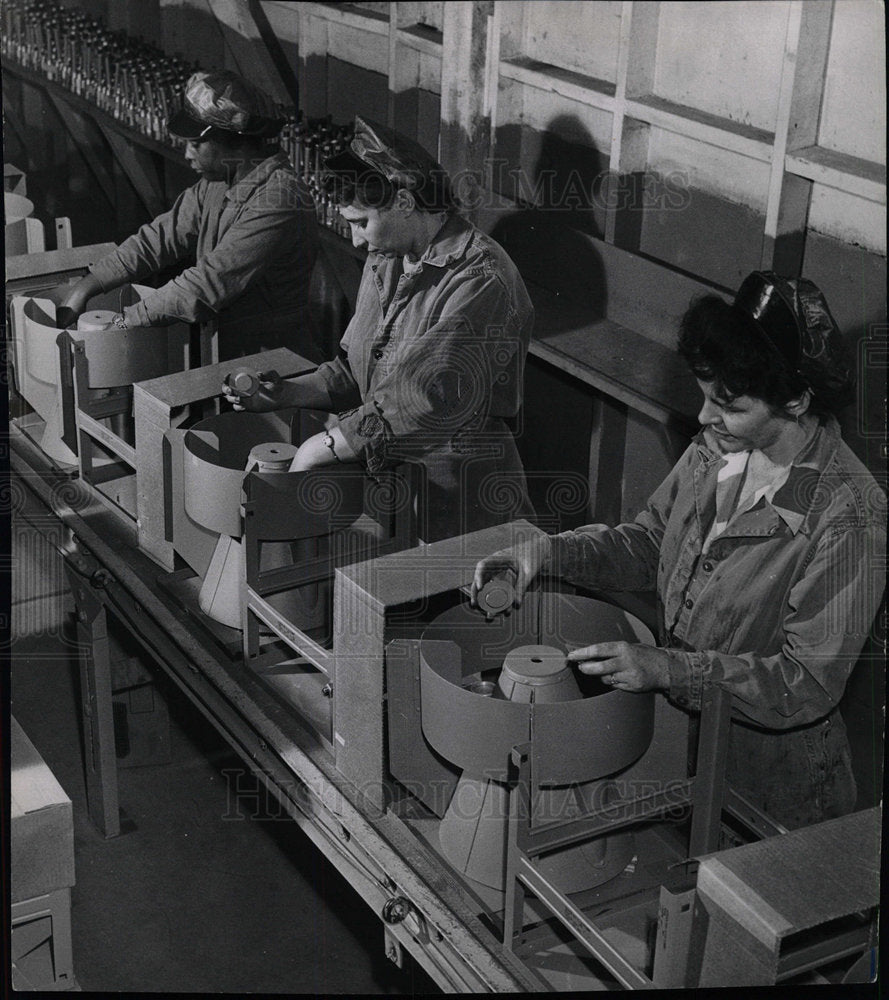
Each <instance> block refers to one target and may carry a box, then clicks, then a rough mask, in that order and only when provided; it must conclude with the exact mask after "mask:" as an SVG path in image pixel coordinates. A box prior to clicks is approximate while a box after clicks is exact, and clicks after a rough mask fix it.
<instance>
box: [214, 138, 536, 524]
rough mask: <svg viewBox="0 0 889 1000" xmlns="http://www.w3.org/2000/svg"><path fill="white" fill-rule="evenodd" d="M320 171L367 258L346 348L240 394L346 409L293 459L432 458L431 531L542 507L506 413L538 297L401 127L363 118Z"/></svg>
mask: <svg viewBox="0 0 889 1000" xmlns="http://www.w3.org/2000/svg"><path fill="white" fill-rule="evenodd" d="M324 166H325V170H326V178H325V183H326V185H327V187H328V189H329V191H330V192H331V195H332V197H333V199H334V201H335V202H336V204H337V205H338V207H339V211H340V214H341V215H342V216H343V218H344V219H345V220H346V221H347V222H348V224H349V226H350V229H351V232H352V242H353V243H354V244H355V246H356V247H362V248H366V250H367V262H366V264H365V266H364V273H363V275H362V279H361V286H360V288H359V290H358V299H357V303H356V308H355V314H354V316H353V317H352V320H351V322H350V323H349V326H348V328H347V330H346V332H345V335H344V337H343V339H342V342H341V344H340V347H341V349H342V351H341V354H340V356H339V357H337V358H335V359H333V360H332V361H329V362H327V363H325V364H323V365H321V367H320V368H318V369H317V371H315V372H312V373H310V374H307V375H301V376H299V377H298V378H296V379H292V380H290V381H281V380H277V381H266V382H264V383H263V387H262V389H261V390H260V391H259V392H256V393H255V394H253V395H252V396H250V397H249V398H248V397H244V396H238V394H237V393H235V392H233V391H232V390H231V388H230V386H228V385H225V386H223V391H224V392H225V394H226V396H227V398H228V399H229V400H230V401H231V402H232V403H234V404H235V405H236V407H240V408H244V409H250V410H268V409H280V408H282V407H290V406H299V407H305V408H312V409H318V410H322V411H325V412H327V413H331V414H338V419H337V420H336V422H335V425H331V426H330V428H329V430H328V432H326V433H321V434H317V435H315V436H314V437H311V438H309V440H308V441H306V442H305V443H304V444H303V445H302V446H301V447H300V450H299V452H298V454H297V456H296V460H295V463H294V466H293V468H294V469H295V470H304V469H310V468H315V467H317V466H320V465H329V464H332V463H335V462H354V461H357V462H360V463H362V464H363V466H364V467H365V468H366V469H367V470H368V471H369V472H371V473H374V472H377V471H380V470H382V469H385V468H388V467H392V466H394V465H397V464H399V463H401V462H412V463H415V464H416V465H418V466H420V467H422V469H423V472H424V487H423V489H422V490H421V491H420V495H419V499H420V501H421V503H422V507H421V509H420V511H419V521H420V535H421V537H422V538H423V540H424V541H427V542H432V541H436V540H438V539H442V538H448V537H451V536H453V535H462V534H465V533H466V532H470V531H476V530H478V529H480V528H485V527H488V526H490V525H493V524H499V523H503V522H506V521H509V520H512V519H513V518H516V517H523V516H527V515H530V516H533V507H532V506H531V503H530V500H529V498H528V493H527V488H526V483H525V474H524V470H523V468H522V463H521V459H520V458H519V455H518V451H517V449H516V445H515V440H514V438H513V434H512V429H511V427H510V424H509V422H510V421H511V420H512V419H513V418H515V417H516V415H517V414H518V412H519V408H520V406H521V402H522V393H523V381H524V370H525V358H526V355H527V351H528V344H529V341H530V339H531V327H532V324H533V316H534V312H533V308H532V306H531V301H530V299H529V297H528V292H527V290H526V289H525V285H524V282H523V281H522V278H521V276H520V275H519V272H518V270H517V269H516V266H515V264H514V263H513V262H512V261H511V260H510V258H509V256H508V255H507V254H506V252H505V251H504V250H503V248H502V247H501V246H500V245H499V244H497V243H496V242H495V241H494V240H492V239H491V238H490V237H488V236H486V235H485V234H484V233H482V232H481V231H479V230H478V229H476V228H475V227H474V226H473V225H472V224H471V223H470V222H468V221H467V220H466V219H464V218H462V217H461V216H460V215H459V213H458V211H457V208H458V206H457V202H456V199H455V197H454V195H453V192H452V190H451V181H450V178H449V177H448V175H447V173H445V171H444V170H443V168H442V167H441V166H440V165H439V164H438V163H437V162H436V161H435V160H434V159H433V158H432V157H431V156H430V155H429V153H427V152H426V151H425V150H424V149H423V148H422V147H421V146H419V145H418V144H417V143H416V142H414V141H413V140H411V139H409V138H407V137H406V136H403V135H400V134H399V133H397V132H395V131H393V130H392V129H389V128H387V127H386V126H383V125H380V124H378V123H376V122H371V121H369V120H367V119H364V118H356V119H355V134H354V137H353V139H352V141H351V144H350V148H349V149H348V150H346V151H344V152H342V153H338V154H336V155H335V156H334V157H331V158H330V159H328V160H327V161H326V162H325V164H324Z"/></svg>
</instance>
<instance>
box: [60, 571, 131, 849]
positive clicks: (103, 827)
mask: <svg viewBox="0 0 889 1000" xmlns="http://www.w3.org/2000/svg"><path fill="white" fill-rule="evenodd" d="M66 572H67V574H68V581H69V583H70V586H71V592H72V594H73V595H74V602H75V605H76V608H77V638H78V643H79V650H80V697H81V710H82V713H83V739H84V760H85V766H86V797H87V807H88V809H89V814H90V819H91V820H92V822H93V825H94V826H95V827H96V828H97V829H98V830H99V831H100V832H101V833H102V834H103V835H104V836H105V837H117V836H118V835H119V834H120V833H121V819H120V808H119V805H118V789H117V757H116V753H115V745H114V709H113V705H112V701H111V653H110V648H109V643H108V616H107V612H106V611H105V606H104V605H103V604H102V602H101V601H100V600H99V599H98V598H97V597H96V596H95V594H94V593H93V591H92V590H91V588H90V587H89V585H88V584H87V583H86V582H85V581H84V579H83V578H82V577H81V576H80V575H79V574H78V573H77V572H75V571H74V570H72V569H71V568H70V567H67V566H66Z"/></svg>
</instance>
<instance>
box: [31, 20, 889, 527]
mask: <svg viewBox="0 0 889 1000" xmlns="http://www.w3.org/2000/svg"><path fill="white" fill-rule="evenodd" d="M70 5H71V6H77V7H80V8H82V9H85V10H88V11H89V12H91V13H97V14H99V15H101V16H103V17H104V18H105V19H106V20H107V22H108V23H109V25H111V26H112V27H115V28H119V29H121V30H125V31H127V32H128V33H130V34H134V35H140V36H142V37H144V38H145V39H146V40H148V41H151V42H154V43H155V44H158V45H160V46H161V47H162V48H163V49H164V50H165V51H167V52H170V53H176V52H178V53H183V54H185V56H186V57H187V58H188V59H190V60H194V61H195V62H196V63H198V64H200V65H201V66H204V67H208V68H209V67H213V66H225V67H228V68H231V69H235V70H237V71H239V72H242V73H244V74H245V75H248V76H250V77H251V78H252V79H254V80H257V82H261V83H263V84H264V85H265V86H266V87H267V88H268V89H269V90H271V91H272V92H273V93H275V95H276V96H277V97H278V98H279V99H280V100H281V101H282V102H283V103H285V104H286V103H292V102H291V100H290V98H291V97H292V96H293V86H294V85H295V84H296V83H297V82H298V86H299V105H300V107H301V109H302V110H303V112H304V114H305V115H306V116H307V117H309V118H313V117H322V116H327V115H329V116H330V117H331V118H332V119H333V121H334V122H337V123H339V122H345V121H348V120H349V119H351V117H352V116H353V115H354V114H356V113H358V114H363V115H366V116H368V117H371V118H374V119H377V120H381V121H387V120H388V121H390V122H392V123H393V124H395V125H396V126H397V127H398V128H400V129H401V130H402V131H405V132H407V133H409V134H411V135H413V136H415V137H416V138H417V139H418V140H419V141H420V142H421V143H423V144H424V145H425V146H427V147H428V148H430V149H432V148H437V147H438V146H439V141H440V138H441V122H442V120H443V119H444V118H445V117H446V113H445V112H444V111H443V102H442V96H441V92H442V51H443V48H444V46H443V41H444V35H443V32H444V30H445V27H446V26H445V10H444V5H443V4H442V3H440V2H438V3H436V2H430V3H398V4H389V3H384V2H383V3H381V2H377V3H350V4H343V3H331V4H312V3H289V2H281V0H263V2H261V3H258V4H248V3H246V2H244V0H240V2H238V0H143V2H140V3H138V4H132V3H115V2H108V0H78V2H75V0H70ZM623 6H624V5H622V4H621V3H620V2H617V0H615V2H596V3H584V2H576V0H573V2H547V3H540V2H535V3H521V2H515V0H506V2H501V3H497V4H494V3H482V4H480V5H477V7H479V8H480V9H482V10H483V13H484V14H485V15H486V16H487V15H489V16H490V18H491V19H492V20H491V22H490V23H491V25H492V27H491V28H490V31H489V35H490V37H489V38H488V40H487V49H486V52H484V53H482V54H480V55H479V58H480V59H484V60H485V62H486V66H485V69H484V72H485V74H486V76H485V86H486V89H490V91H491V92H490V93H486V94H485V95H484V98H483V107H482V109H481V110H482V111H483V112H485V113H486V114H487V115H488V116H489V117H490V126H491V139H490V145H489V147H488V154H489V155H488V156H487V157H486V162H485V164H484V167H483V170H484V172H485V176H484V178H483V194H482V197H484V198H485V199H487V201H486V206H487V207H492V206H493V207H495V208H497V209H498V212H499V215H498V212H489V213H487V214H486V218H487V220H488V223H487V224H488V225H489V228H493V226H494V225H496V223H491V222H490V220H492V219H497V218H499V219H500V220H501V221H502V219H503V218H504V216H505V213H507V212H509V211H511V210H512V209H515V208H518V209H521V210H527V209H528V208H533V209H534V211H535V212H536V214H535V216H534V222H535V227H534V230H533V235H532V234H530V233H529V235H528V241H529V244H530V246H529V248H527V249H525V250H523V248H522V247H521V246H520V245H519V242H520V241H519V240H518V238H517V237H516V233H517V232H518V231H519V224H518V223H517V222H515V221H514V222H513V223H511V225H510V233H511V238H512V241H513V245H512V246H510V250H511V252H513V253H514V255H516V256H517V257H519V258H527V260H524V265H525V268H526V270H527V269H529V268H530V269H531V270H533V273H531V274H529V277H530V278H531V279H532V280H534V281H536V282H537V283H539V284H542V285H544V286H549V287H552V288H553V289H554V290H557V291H559V292H560V293H562V294H568V295H571V296H574V297H577V298H579V299H580V300H581V301H585V300H586V299H589V298H590V297H595V296H596V294H597V293H596V292H595V291H594V290H591V287H592V286H594V285H595V283H596V280H597V277H598V275H597V273H596V271H595V266H594V264H595V262H594V256H595V255H594V254H591V253H589V252H587V244H585V243H584V238H585V237H594V238H606V239H608V240H609V241H613V242H615V243H617V244H618V245H621V246H624V247H626V248H627V249H631V250H633V251H635V252H638V253H641V254H644V255H647V256H651V257H653V258H655V259H657V260H660V261H663V262H664V263H665V264H667V265H668V266H670V267H672V268H675V269H677V270H680V271H683V272H687V273H690V274H693V275H695V276H699V277H701V278H702V279H704V280H705V281H707V282H710V283H712V284H714V285H716V286H719V287H722V288H724V289H725V290H727V291H730V290H732V289H734V288H735V287H737V285H738V283H739V282H740V280H741V279H742V278H743V276H744V275H745V274H747V273H748V272H749V271H751V270H753V269H755V268H756V267H759V266H762V261H763V240H764V237H763V233H764V227H767V224H768V220H767V218H766V215H767V212H768V199H769V197H770V194H771V189H770V164H769V162H767V161H766V160H764V159H763V158H762V157H761V156H757V154H756V153H755V150H754V155H748V153H749V148H748V147H749V145H750V142H753V143H754V144H755V142H756V141H759V140H761V139H762V137H764V136H765V137H766V140H763V141H767V140H768V137H769V136H774V135H775V134H776V130H779V129H780V126H781V123H780V122H779V121H778V118H779V116H780V114H781V101H780V99H779V98H780V94H781V92H782V86H785V87H786V85H787V82H786V79H785V77H786V75H787V73H788V68H787V67H788V57H787V56H786V54H785V51H784V50H785V45H787V44H788V43H787V37H788V22H789V19H791V18H792V16H793V13H794V7H795V5H794V4H793V3H791V2H790V0H769V2H768V3H762V2H747V0H733V2H731V3H723V2H703V3H702V2H694V3H684V2H666V3H661V4H653V3H637V4H635V5H634V8H635V9H636V10H637V11H638V13H636V12H634V18H635V19H639V18H644V19H647V21H648V27H647V28H646V29H645V30H647V31H648V33H649V34H650V35H651V37H650V38H647V37H642V38H641V40H640V39H635V40H634V41H633V43H632V44H633V45H635V46H636V48H635V49H632V48H631V50H630V53H631V54H630V57H629V58H630V59H635V60H636V65H635V66H631V67H630V71H629V73H628V81H629V82H628V85H627V99H629V98H630V97H631V96H633V95H632V94H631V92H630V90H631V87H634V88H635V92H637V93H638V94H642V95H644V96H643V97H642V101H643V103H646V105H647V106H650V107H654V108H655V109H656V110H657V111H661V110H664V111H665V112H669V114H667V117H666V118H664V119H663V120H662V119H661V118H659V117H658V114H654V115H653V116H652V117H651V120H650V121H647V122H641V121H640V122H637V121H635V120H634V119H633V118H632V116H631V115H629V114H627V113H625V115H624V119H623V132H624V134H623V136H622V148H621V151H620V154H619V156H618V157H617V158H618V162H617V163H615V156H616V154H615V152H614V147H615V141H616V137H615V121H616V120H617V117H618V116H616V115H615V114H612V113H611V111H610V110H607V107H608V105H607V100H606V102H604V103H603V101H602V100H601V99H600V98H601V95H606V99H607V98H608V97H609V96H610V95H613V94H615V93H616V94H617V98H618V99H620V97H621V93H620V75H621V66H620V65H619V58H620V55H619V54H620V53H621V51H622V49H621V31H622V30H625V29H622V27H621V16H622V8H623ZM802 6H803V7H807V8H809V12H810V13H811V12H812V11H815V13H816V14H817V9H827V8H830V9H831V10H832V13H831V14H830V17H829V25H828V26H827V27H826V28H825V29H823V30H824V31H825V32H826V38H827V41H828V45H827V50H826V54H825V55H824V56H823V58H822V62H821V63H820V64H819V63H818V62H817V59H815V61H814V63H813V67H814V68H813V69H812V70H811V71H810V73H811V74H812V76H813V80H812V81H811V89H812V91H813V93H815V92H817V93H818V94H819V95H822V91H823V96H821V99H820V105H819V107H820V114H819V115H818V118H817V134H816V135H815V137H814V140H815V145H816V146H817V147H818V148H819V150H820V151H823V153H824V155H826V156H827V157H831V156H833V158H834V159H835V160H838V162H839V163H840V166H841V168H842V169H844V170H845V169H847V168H848V169H850V170H852V171H853V172H854V171H855V170H859V171H861V172H862V173H863V175H864V176H867V177H871V176H877V177H879V176H882V178H883V188H882V190H883V192H885V71H884V66H885V34H884V30H883V18H884V8H883V5H882V4H881V3H878V2H876V0H837V2H836V3H835V4H833V5H830V4H828V3H827V0H808V2H807V3H806V4H803V5H802ZM390 8H394V10H395V21H394V24H395V27H396V28H397V30H396V31H392V30H390V25H389V13H390ZM256 11H259V13H260V16H261V17H263V18H264V19H265V21H266V23H267V26H268V28H270V29H271V31H272V32H273V34H274V36H275V38H276V43H277V46H278V53H277V55H278V58H279V60H280V59H282V58H283V60H284V62H285V64H286V66H285V71H284V72H285V75H286V73H287V68H289V70H290V71H291V72H290V78H291V80H290V83H291V86H290V88H289V89H288V85H287V81H285V80H284V79H283V78H282V72H281V70H280V67H279V68H278V69H276V67H275V65H274V62H273V60H271V59H270V58H269V51H268V49H267V48H266V47H265V46H264V45H263V43H262V41H261V39H260V38H259V33H258V30H257V26H256V23H255V21H254V19H253V17H252V15H251V12H252V13H255V12H256ZM640 23H642V22H640ZM643 26H644V25H643ZM495 35H496V37H494V36H495ZM634 53H635V55H634ZM799 58H800V59H802V58H803V55H800V57H799ZM445 62H447V60H445ZM492 67H495V69H492ZM816 75H817V77H818V79H814V77H815V76H816ZM671 115H672V118H671V117H670V116H671ZM683 116H685V117H686V118H687V121H688V123H689V127H688V128H684V127H682V126H680V127H679V128H678V129H677V128H676V127H674V124H671V122H673V123H675V121H676V120H679V119H681V118H682V117H683ZM714 123H715V124H716V131H713V130H711V131H709V132H708V131H707V129H708V128H709V127H710V126H712V125H714ZM701 129H703V130H704V131H703V132H702V131H701ZM702 136H703V138H702ZM713 136H716V138H715V139H713ZM62 141H63V140H62ZM775 141H777V140H775ZM43 142H44V143H45V144H46V146H47V150H48V155H49V156H50V157H51V158H52V160H53V162H54V163H56V164H58V163H60V162H62V159H63V158H64V157H66V156H68V155H70V154H72V152H73V153H74V157H73V158H74V159H75V160H76V158H77V156H76V151H72V150H71V149H70V148H68V149H61V150H60V149H59V148H57V147H58V146H59V142H60V140H59V138H58V136H53V135H49V136H44V137H43ZM619 144H620V142H619ZM776 155H777V154H776ZM831 162H833V161H831ZM446 165H449V164H446ZM862 165H863V166H862ZM615 167H617V168H618V169H619V171H620V174H621V177H622V183H623V185H624V187H623V194H624V195H627V192H629V196H630V204H629V211H625V212H623V213H621V218H620V219H619V220H618V221H617V222H616V223H615V224H614V225H613V226H612V227H611V228H609V220H608V212H607V203H608V202H607V198H608V192H607V190H606V188H605V183H606V179H607V178H608V177H609V172H613V171H614V170H615ZM881 171H882V174H881ZM76 174H77V171H76V170H75V171H74V172H73V174H72V181H71V183H72V184H73V185H75V186H76V185H77V184H78V181H77V180H76ZM187 179H188V178H187V175H184V174H183V175H182V176H181V177H178V176H174V177H169V178H168V181H169V184H170V187H171V189H175V187H176V185H177V184H178V183H183V184H184V183H186V182H187ZM81 186H82V185H81ZM119 186H120V188H121V208H122V211H118V212H117V216H116V218H117V221H118V225H117V227H116V229H117V230H118V231H117V232H115V233H113V234H110V235H112V237H113V238H120V237H121V236H122V235H124V234H125V232H126V231H127V227H129V228H130V229H131V228H132V223H133V222H134V221H142V220H141V219H139V206H138V204H135V203H134V202H133V199H132V197H129V198H127V195H128V194H130V192H128V191H127V185H126V182H125V180H120V181H119ZM541 219H543V222H544V224H545V232H546V235H547V240H545V241H543V242H544V244H545V245H544V246H541V240H540V229H539V225H540V221H541ZM92 225H93V227H95V226H96V225H97V223H96V220H95V219H93V220H92ZM804 225H805V249H804V251H803V252H802V253H801V255H800V259H801V262H802V264H801V266H802V271H803V273H805V274H807V275H808V276H810V277H812V278H813V279H814V280H816V281H817V282H818V283H819V284H821V286H822V287H823V288H824V290H825V292H826V294H827V297H828V300H829V301H830V303H831V306H832V308H833V309H834V312H835V314H836V316H837V319H838V321H839V322H840V324H841V326H843V328H844V330H845V331H846V333H847V336H848V338H849V344H850V348H851V350H852V353H853V354H854V355H855V356H856V357H857V358H858V362H859V366H860V371H859V376H860V381H861V382H862V385H863V389H862V392H861V404H860V407H859V410H858V411H857V412H856V413H854V414H850V416H849V418H848V419H847V426H845V427H844V430H845V432H846V434H847V436H848V437H849V439H850V442H851V443H852V445H853V447H854V448H855V449H856V451H857V452H858V453H859V455H860V456H861V457H862V459H864V460H865V461H866V462H867V463H868V464H869V465H870V466H871V468H873V469H874V471H875V472H877V473H884V472H885V468H886V460H885V454H883V453H882V452H881V451H880V449H879V447H878V444H875V443H874V441H875V438H874V432H873V428H874V427H875V426H876V427H877V428H878V431H877V432H876V433H877V434H878V435H882V433H883V432H884V430H885V420H884V393H883V391H882V381H883V377H884V373H883V369H882V361H881V359H883V358H884V357H885V328H886V327H885V323H886V314H885V302H886V276H885V274H886V272H885V254H886V235H885V234H886V207H885V193H883V195H882V201H879V200H873V196H872V195H868V196H867V197H862V196H861V193H860V190H858V189H857V188H856V187H855V185H854V184H852V186H851V187H849V186H846V189H845V190H843V189H842V186H836V184H834V183H824V182H823V178H822V177H821V175H816V176H815V179H814V181H813V182H812V184H811V189H810V191H809V193H808V196H807V208H806V216H805V219H804ZM108 235H109V234H108V233H104V234H101V237H102V238H107V236H108ZM89 236H90V238H99V237H100V234H93V233H92V232H91V233H90V234H89ZM663 336H664V339H665V341H666V342H669V340H670V338H672V336H673V331H668V330H665V331H663ZM881 344H882V345H883V346H882V348H881V346H880V345H881ZM875 361H876V364H875ZM868 428H870V430H869V429H868ZM567 457H568V456H567V455H566V458H567ZM637 492H644V490H642V491H637ZM627 513H631V511H627Z"/></svg>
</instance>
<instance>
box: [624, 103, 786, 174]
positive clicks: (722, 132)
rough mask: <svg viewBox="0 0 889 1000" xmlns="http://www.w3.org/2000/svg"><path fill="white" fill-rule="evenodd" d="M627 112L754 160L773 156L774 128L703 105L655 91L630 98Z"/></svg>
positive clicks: (765, 161) (666, 128)
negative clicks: (714, 111) (739, 119)
mask: <svg viewBox="0 0 889 1000" xmlns="http://www.w3.org/2000/svg"><path fill="white" fill-rule="evenodd" d="M626 114H627V116H628V117H630V118H637V119H639V120H640V121H643V122H647V123H648V124H649V125H653V126H654V127H655V128H662V129H664V130H665V131H667V132H675V133H677V134H678V135H682V136H685V137H686V138H688V139H696V140H697V141H698V142H705V143H707V144H708V145H710V146H717V147H718V148H720V149H725V150H728V151H729V152H732V153H740V154H741V155H742V156H748V157H750V158H751V159H753V160H760V161H761V162H763V163H769V162H770V161H771V159H772V146H773V145H774V142H775V135H774V133H773V132H766V131H765V130H764V129H760V128H755V127H754V126H752V125H744V124H743V123H741V122H736V121H733V120H732V119H730V118H722V117H720V116H719V115H713V114H710V113H709V112H708V111H701V110H700V109H699V108H691V107H688V106H687V105H685V104H676V103H675V102H674V101H668V100H666V98H663V97H656V96H655V95H653V94H652V95H648V96H645V97H637V98H635V99H633V100H628V101H627V104H626Z"/></svg>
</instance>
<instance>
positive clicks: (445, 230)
mask: <svg viewBox="0 0 889 1000" xmlns="http://www.w3.org/2000/svg"><path fill="white" fill-rule="evenodd" d="M472 237H473V228H472V225H471V224H470V223H469V222H467V221H466V219H463V218H461V217H460V216H459V215H451V216H449V217H448V218H447V219H446V221H445V223H444V225H443V226H442V227H441V229H439V231H438V232H437V233H436V234H435V236H433V237H432V242H431V243H430V244H429V246H428V247H426V250H425V251H424V253H423V256H422V257H421V258H420V260H419V263H420V264H432V266H433V267H447V265H448V264H453V262H454V261H455V260H459V259H460V258H461V257H462V256H463V255H464V254H465V253H466V248H467V247H468V246H469V244H470V243H471V242H472Z"/></svg>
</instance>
